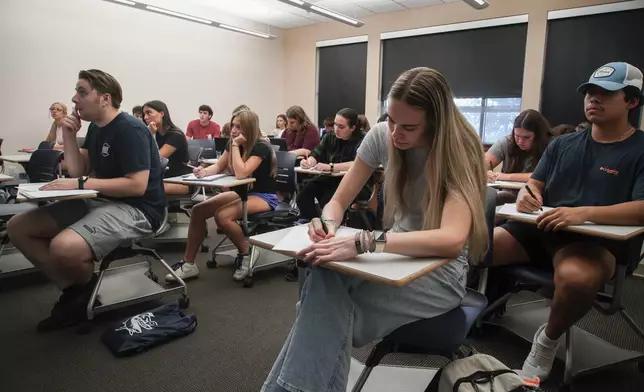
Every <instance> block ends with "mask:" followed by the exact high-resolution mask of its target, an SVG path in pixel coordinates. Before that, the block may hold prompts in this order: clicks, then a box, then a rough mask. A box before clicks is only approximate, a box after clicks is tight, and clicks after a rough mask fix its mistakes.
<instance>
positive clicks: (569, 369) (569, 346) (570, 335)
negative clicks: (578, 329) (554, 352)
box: [563, 327, 575, 385]
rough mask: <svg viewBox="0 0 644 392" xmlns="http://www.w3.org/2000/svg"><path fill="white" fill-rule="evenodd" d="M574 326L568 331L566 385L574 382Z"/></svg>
mask: <svg viewBox="0 0 644 392" xmlns="http://www.w3.org/2000/svg"><path fill="white" fill-rule="evenodd" d="M573 328H575V327H570V328H568V330H567V331H566V365H565V366H566V367H565V370H564V381H563V382H564V385H571V384H572V377H573V374H572V369H573V356H572V350H573V333H574V332H573Z"/></svg>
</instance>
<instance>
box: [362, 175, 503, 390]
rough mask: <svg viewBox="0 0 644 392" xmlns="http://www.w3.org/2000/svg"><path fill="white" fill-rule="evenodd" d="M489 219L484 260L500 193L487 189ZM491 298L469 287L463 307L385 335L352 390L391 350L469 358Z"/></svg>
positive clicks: (490, 256) (488, 254)
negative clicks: (468, 341) (471, 338)
mask: <svg viewBox="0 0 644 392" xmlns="http://www.w3.org/2000/svg"><path fill="white" fill-rule="evenodd" d="M486 192H487V194H486V206H485V208H486V214H485V215H486V221H487V225H488V234H489V236H490V245H489V247H488V250H487V253H486V254H485V258H484V261H483V263H484V264H485V263H487V262H490V261H491V258H492V239H493V233H494V210H495V206H496V192H495V191H494V190H492V189H489V188H488V189H487V190H486ZM486 305H487V299H486V298H485V296H484V295H483V294H481V293H480V292H478V291H474V290H471V289H467V293H466V294H465V297H463V300H462V301H461V304H460V306H458V307H457V308H454V309H452V310H450V311H449V312H447V313H444V314H442V315H440V316H436V317H433V318H430V319H425V320H418V321H415V322H413V323H409V324H406V325H403V326H402V327H399V328H398V329H396V330H395V331H393V332H392V333H390V334H389V335H387V336H385V337H384V338H383V339H382V340H381V341H380V342H379V343H378V344H376V346H375V347H374V348H373V350H371V353H370V354H369V357H368V358H367V361H366V362H365V368H364V370H363V371H362V373H361V374H360V377H358V380H357V381H356V384H355V385H354V387H353V390H352V392H359V391H362V388H363V387H364V385H365V383H366V382H367V379H368V378H369V375H370V374H371V371H372V370H373V368H374V367H376V366H378V364H380V362H381V361H382V359H383V358H384V357H385V356H386V355H387V354H391V353H409V354H427V355H440V356H443V357H445V358H448V359H450V360H453V359H457V358H462V357H466V356H468V355H470V354H471V350H469V349H464V348H462V347H461V346H462V344H463V342H464V341H465V338H466V336H467V334H468V333H469V331H470V328H471V327H472V325H473V324H474V322H475V320H476V319H477V317H478V316H479V314H480V313H481V312H482V311H483V309H485V306H486Z"/></svg>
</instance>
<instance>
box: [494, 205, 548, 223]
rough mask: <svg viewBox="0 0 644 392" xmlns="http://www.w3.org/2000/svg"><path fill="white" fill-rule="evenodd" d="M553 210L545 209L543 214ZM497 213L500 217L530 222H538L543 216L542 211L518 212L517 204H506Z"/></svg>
mask: <svg viewBox="0 0 644 392" xmlns="http://www.w3.org/2000/svg"><path fill="white" fill-rule="evenodd" d="M551 209H552V207H543V212H546V211H550V210H551ZM497 213H498V214H500V215H509V216H514V217H517V218H524V219H530V220H536V219H537V217H538V216H539V215H541V214H542V212H541V211H536V212H519V211H517V205H516V204H515V203H510V204H504V205H503V206H502V207H501V209H500V210H499V211H498V212H497Z"/></svg>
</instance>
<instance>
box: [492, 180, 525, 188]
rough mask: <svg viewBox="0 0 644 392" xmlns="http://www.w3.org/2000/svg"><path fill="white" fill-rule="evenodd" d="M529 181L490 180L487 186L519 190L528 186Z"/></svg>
mask: <svg viewBox="0 0 644 392" xmlns="http://www.w3.org/2000/svg"><path fill="white" fill-rule="evenodd" d="M527 184H528V183H527V182H516V181H495V182H488V183H487V186H489V187H491V188H496V189H514V190H519V189H521V188H523V187H524V186H526V185H527Z"/></svg>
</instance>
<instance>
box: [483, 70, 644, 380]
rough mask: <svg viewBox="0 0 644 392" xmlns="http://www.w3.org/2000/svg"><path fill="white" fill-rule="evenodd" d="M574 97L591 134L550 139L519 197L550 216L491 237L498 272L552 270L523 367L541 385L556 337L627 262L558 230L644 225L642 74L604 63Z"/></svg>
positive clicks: (595, 241)
mask: <svg viewBox="0 0 644 392" xmlns="http://www.w3.org/2000/svg"><path fill="white" fill-rule="evenodd" d="M578 90H579V92H581V93H583V94H584V96H585V98H584V108H585V113H586V118H587V119H588V121H590V122H591V123H592V127H591V128H589V129H586V130H582V131H577V132H575V133H571V134H567V135H562V136H560V137H558V138H556V139H554V140H553V141H552V142H551V143H550V145H549V146H548V148H547V149H546V152H545V153H544V155H543V157H542V158H541V161H540V162H539V164H538V165H537V167H536V169H535V171H534V173H533V174H532V177H531V178H530V180H529V182H528V186H529V187H530V189H531V190H532V192H533V193H534V195H535V197H532V196H530V194H529V193H528V192H527V190H525V189H523V190H522V191H521V192H519V196H518V198H517V210H518V211H519V212H536V211H538V210H539V208H540V207H541V206H542V205H545V206H549V207H554V208H553V209H550V210H547V211H545V212H543V213H541V214H540V216H539V217H538V218H537V225H536V226H535V225H533V224H528V223H520V222H512V221H510V222H508V223H507V224H505V225H503V226H502V227H497V228H496V229H495V231H494V263H495V264H497V265H505V264H513V263H528V262H534V263H544V262H545V263H548V264H550V263H552V264H553V266H554V270H555V271H554V283H555V294H554V300H553V302H552V307H551V310H550V316H549V318H548V322H547V324H544V325H543V326H541V328H539V330H538V331H537V333H536V334H535V337H534V342H533V345H532V350H531V352H530V355H529V356H528V358H527V359H526V360H525V363H524V364H523V371H524V372H525V373H528V374H531V375H536V376H539V377H540V378H541V379H542V380H544V379H545V378H547V377H548V375H549V373H550V370H551V368H552V363H553V360H554V358H555V352H556V348H557V345H558V343H559V339H560V337H561V336H562V335H563V333H564V332H565V331H566V330H567V329H568V328H569V327H570V326H572V325H573V324H575V323H576V322H577V321H578V320H579V319H581V318H582V317H583V316H584V315H585V314H586V313H587V312H588V310H590V309H591V308H592V304H593V300H594V299H595V296H596V293H597V291H598V290H599V289H600V288H603V285H604V283H605V282H607V281H608V280H610V279H611V278H612V277H613V274H614V273H615V265H616V260H617V259H626V260H628V259H629V256H630V255H629V254H627V253H626V251H625V249H627V246H626V244H624V243H620V242H619V241H610V240H607V239H602V238H599V237H590V236H584V235H580V234H576V233H571V232H561V231H559V230H561V229H562V228H564V227H566V226H570V225H577V224H582V223H584V222H586V221H590V222H594V223H598V224H607V225H644V133H643V132H641V131H638V130H636V129H635V128H634V127H633V126H632V125H631V124H629V122H628V114H629V111H630V110H637V108H638V107H639V106H641V104H642V99H643V96H642V72H640V70H638V69H637V68H635V67H633V66H632V65H629V64H627V63H609V64H606V65H604V66H602V67H601V68H599V69H598V70H596V71H595V72H594V73H593V74H592V76H591V77H590V80H589V81H588V82H587V83H584V84H582V85H581V86H580V87H579V89H578ZM553 231H557V233H552V232H553ZM640 247H641V240H640V244H639V245H637V250H638V251H639V249H640ZM637 255H638V256H639V252H638V254H637Z"/></svg>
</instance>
